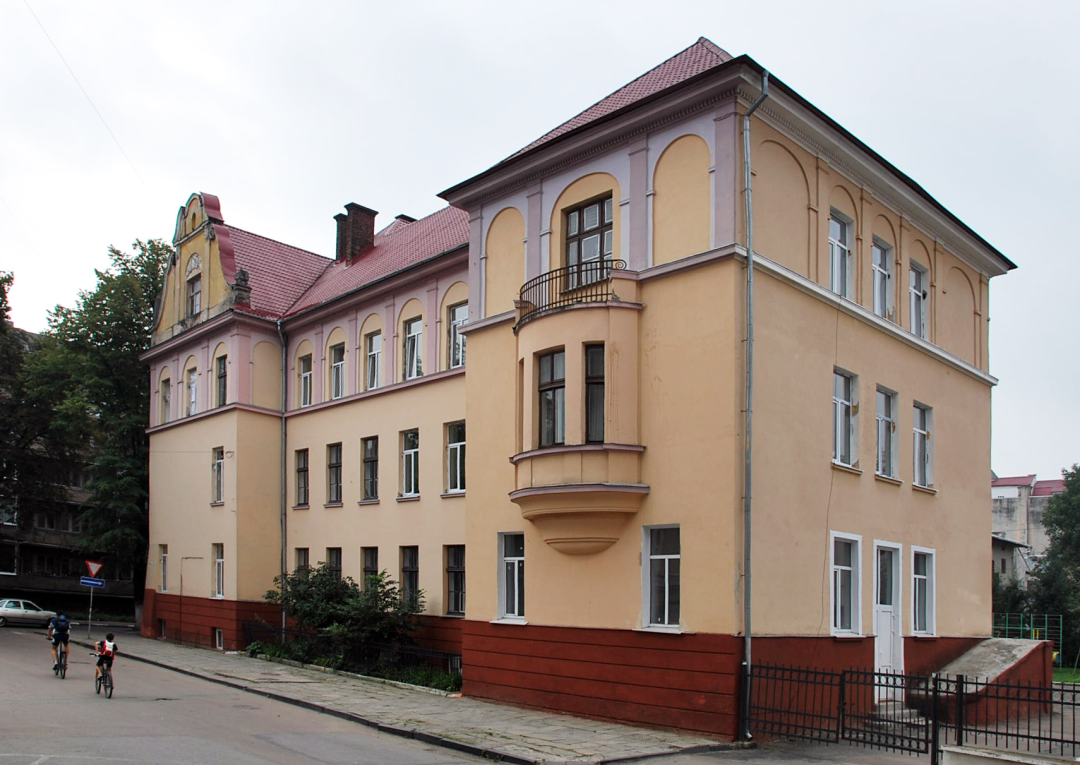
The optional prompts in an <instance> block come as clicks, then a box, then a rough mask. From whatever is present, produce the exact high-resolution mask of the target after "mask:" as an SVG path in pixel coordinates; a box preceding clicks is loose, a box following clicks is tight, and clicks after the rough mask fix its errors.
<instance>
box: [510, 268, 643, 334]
mask: <svg viewBox="0 0 1080 765" xmlns="http://www.w3.org/2000/svg"><path fill="white" fill-rule="evenodd" d="M625 268H626V261H623V260H612V259H610V258H603V259H600V260H587V261H584V262H582V263H577V264H575V265H572V266H564V267H563V268H556V269H553V270H551V271H548V272H547V273H543V274H540V275H539V276H537V277H536V278H534V279H530V280H529V281H527V282H525V284H524V285H522V287H521V291H520V293H519V295H518V297H519V303H520V304H521V305H522V306H524V310H523V313H522V314H521V318H519V319H518V323H517V325H516V326H515V331H516V330H517V329H519V328H520V327H521V326H522V325H523V324H525V323H526V322H528V321H531V320H532V319H535V318H537V317H538V316H541V315H543V314H544V313H546V312H548V311H554V310H558V309H560V308H566V307H567V306H570V305H573V304H575V303H603V302H606V301H608V300H612V299H613V298H614V297H615V293H613V292H612V291H611V272H612V271H621V270H623V269H625Z"/></svg>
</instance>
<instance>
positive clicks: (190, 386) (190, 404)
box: [186, 369, 199, 417]
mask: <svg viewBox="0 0 1080 765" xmlns="http://www.w3.org/2000/svg"><path fill="white" fill-rule="evenodd" d="M197 375H198V372H197V371H196V370H195V369H189V370H188V371H187V382H186V387H187V416H188V417H190V416H191V415H193V414H195V413H197V412H198V411H199V405H198V399H199V390H198V387H199V386H198V376H197Z"/></svg>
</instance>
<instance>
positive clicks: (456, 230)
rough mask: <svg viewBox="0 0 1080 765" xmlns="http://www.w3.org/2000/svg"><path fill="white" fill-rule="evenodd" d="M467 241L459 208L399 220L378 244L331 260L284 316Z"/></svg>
mask: <svg viewBox="0 0 1080 765" xmlns="http://www.w3.org/2000/svg"><path fill="white" fill-rule="evenodd" d="M468 243H469V215H468V213H466V212H465V211H464V210H459V209H457V208H456V207H444V208H443V209H441V210H439V211H438V212H436V213H432V214H431V215H429V216H427V217H426V218H421V219H420V220H418V221H416V222H415V223H408V224H406V223H404V222H403V221H400V220H396V221H395V222H394V223H391V224H390V225H389V226H387V227H386V228H384V229H383V230H382V231H380V232H379V233H378V234H376V235H375V243H374V244H373V245H372V246H371V247H369V248H368V249H366V250H364V251H363V252H362V253H360V255H358V256H357V257H355V258H353V259H352V260H351V261H349V262H340V263H339V262H336V261H334V262H332V263H331V264H330V266H329V267H328V268H326V269H325V270H324V271H323V272H322V273H321V274H320V275H319V276H318V278H317V279H316V280H315V283H314V284H311V286H310V287H309V288H308V289H307V290H305V291H304V292H303V294H301V295H300V296H299V297H298V298H297V299H296V301H295V302H294V303H293V304H292V305H291V306H290V307H289V308H288V310H287V311H286V312H285V315H292V314H295V313H299V312H300V311H302V310H304V309H305V308H311V307H312V306H316V305H319V304H320V303H325V302H326V301H328V300H333V299H334V298H336V297H339V296H340V295H344V294H345V293H347V292H351V291H352V290H355V289H357V288H358V287H362V286H363V285H365V284H368V283H369V282H372V281H374V280H376V279H379V278H381V277H384V276H388V275H390V274H392V273H394V272H396V271H400V270H401V269H403V268H408V267H409V266H412V265H416V264H417V263H420V262H422V261H424V260H427V259H428V258H431V257H434V256H436V255H439V254H441V253H444V252H448V251H450V250H453V249H456V248H458V247H462V246H464V245H467V244H468ZM252 295H254V289H252ZM253 299H254V298H253Z"/></svg>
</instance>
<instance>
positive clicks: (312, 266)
mask: <svg viewBox="0 0 1080 765" xmlns="http://www.w3.org/2000/svg"><path fill="white" fill-rule="evenodd" d="M214 229H215V231H216V233H217V236H218V242H219V245H220V247H221V250H222V261H223V267H224V261H225V260H226V259H227V255H228V253H226V251H225V250H226V249H227V248H229V247H231V250H232V253H231V254H232V256H233V258H234V259H235V267H236V268H242V269H244V270H245V271H247V273H248V283H249V284H250V285H251V307H250V308H248V307H246V306H244V307H240V309H239V310H241V311H243V312H245V313H252V314H255V315H256V316H263V317H265V318H269V319H278V318H281V316H282V315H283V314H284V313H285V311H287V310H288V308H289V306H291V305H292V304H293V303H294V302H295V301H296V299H297V298H298V297H299V296H300V295H301V294H302V293H303V291H304V290H305V289H306V288H307V287H309V286H311V284H312V283H314V282H315V280H316V279H318V278H319V274H321V273H322V272H323V271H325V270H326V269H327V267H328V266H329V265H330V264H331V263H333V262H334V261H332V260H330V259H329V258H324V257H323V256H321V255H316V254H315V253H313V252H308V251H307V250H301V249H300V248H298V247H292V246H290V245H287V244H283V243H281V242H276V241H274V240H273V239H267V238H266V237H264V236H259V235H258V234H252V233H251V232H250V231H244V230H243V229H240V228H236V227H234V226H228V225H225V224H218V225H215V226H214ZM226 277H227V278H229V280H230V281H232V280H233V279H234V278H235V277H234V275H233V274H226Z"/></svg>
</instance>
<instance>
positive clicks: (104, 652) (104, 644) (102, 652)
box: [94, 632, 116, 680]
mask: <svg viewBox="0 0 1080 765" xmlns="http://www.w3.org/2000/svg"><path fill="white" fill-rule="evenodd" d="M114 637H115V636H114V635H113V634H112V633H111V632H110V633H108V634H106V635H105V639H104V640H99V641H97V642H96V643H94V651H96V652H97V657H98V660H97V666H95V667H94V679H95V680H97V679H98V678H99V677H101V668H102V667H107V668H108V669H112V664H113V659H114V658H116V643H114V642H113V640H114Z"/></svg>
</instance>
